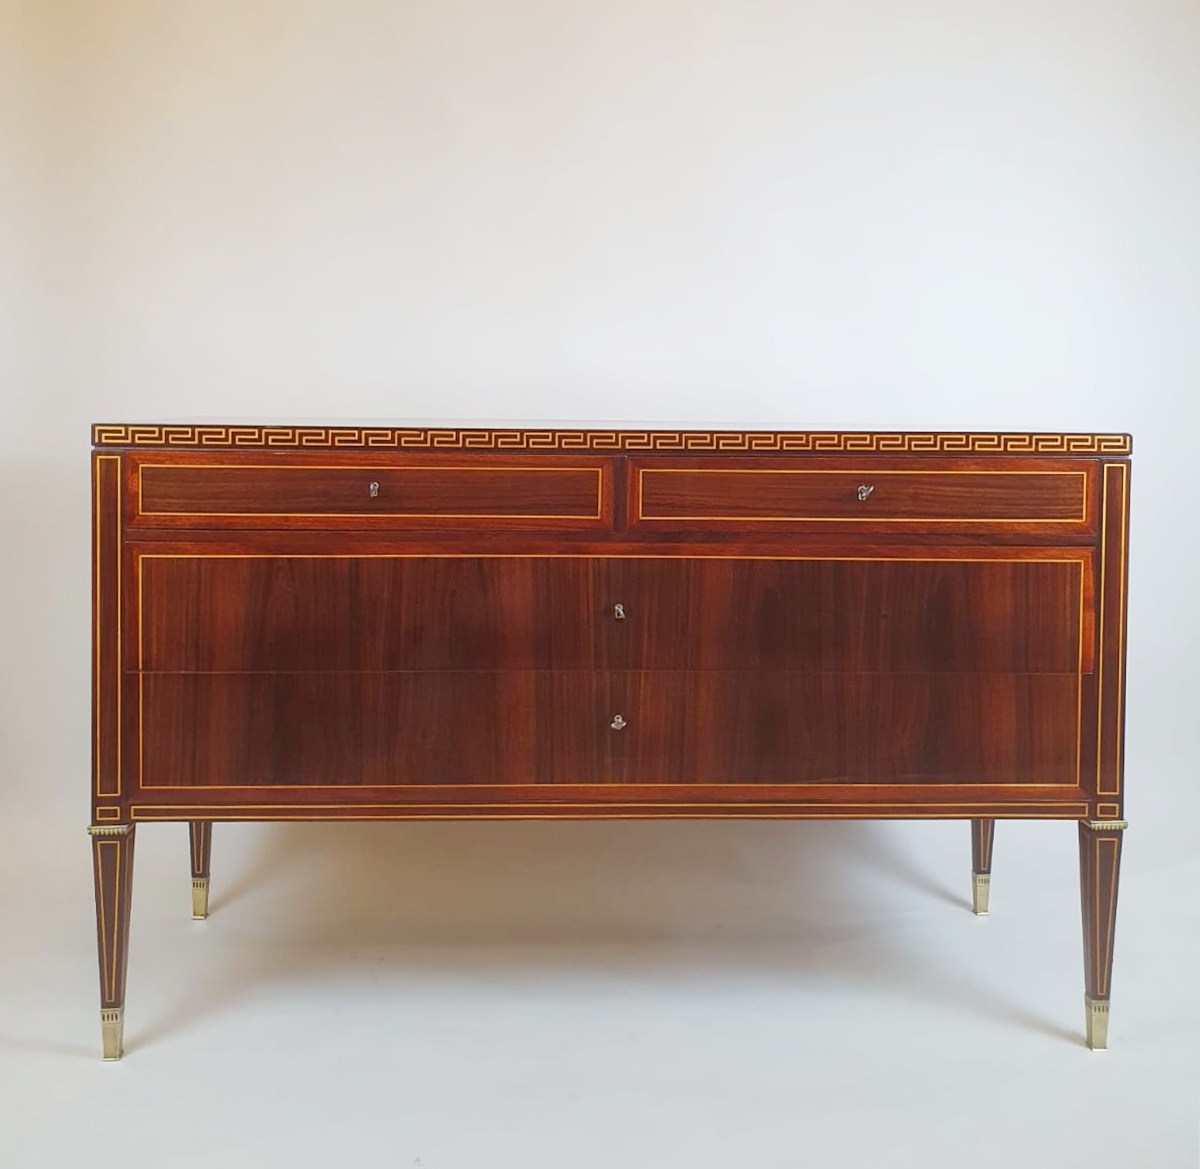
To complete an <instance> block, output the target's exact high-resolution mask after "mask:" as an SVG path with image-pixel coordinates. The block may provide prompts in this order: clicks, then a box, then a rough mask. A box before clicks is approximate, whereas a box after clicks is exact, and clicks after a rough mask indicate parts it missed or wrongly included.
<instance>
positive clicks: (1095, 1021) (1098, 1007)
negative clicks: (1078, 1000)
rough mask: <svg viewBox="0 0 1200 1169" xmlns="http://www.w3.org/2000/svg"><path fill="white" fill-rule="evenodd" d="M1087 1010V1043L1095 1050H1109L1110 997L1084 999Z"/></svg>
mask: <svg viewBox="0 0 1200 1169" xmlns="http://www.w3.org/2000/svg"><path fill="white" fill-rule="evenodd" d="M1083 1003H1084V1007H1085V1008H1086V1011H1087V1045H1088V1047H1090V1048H1091V1049H1092V1050H1093V1051H1107V1050H1108V999H1089V998H1085V999H1084V1000H1083Z"/></svg>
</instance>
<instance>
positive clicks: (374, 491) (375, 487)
mask: <svg viewBox="0 0 1200 1169" xmlns="http://www.w3.org/2000/svg"><path fill="white" fill-rule="evenodd" d="M367 493H368V494H369V495H370V496H371V498H372V499H378V498H379V484H378V483H375V482H373V481H372V483H371V485H370V486H369V487H368V488H367Z"/></svg>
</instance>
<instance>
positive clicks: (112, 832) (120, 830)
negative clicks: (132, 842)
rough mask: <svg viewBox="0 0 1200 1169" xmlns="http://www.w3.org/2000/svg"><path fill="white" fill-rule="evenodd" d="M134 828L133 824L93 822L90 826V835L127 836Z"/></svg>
mask: <svg viewBox="0 0 1200 1169" xmlns="http://www.w3.org/2000/svg"><path fill="white" fill-rule="evenodd" d="M132 829H133V825H132V824H92V825H90V826H89V828H88V835H89V836H127V835H128V834H129V833H130V832H131V831H132Z"/></svg>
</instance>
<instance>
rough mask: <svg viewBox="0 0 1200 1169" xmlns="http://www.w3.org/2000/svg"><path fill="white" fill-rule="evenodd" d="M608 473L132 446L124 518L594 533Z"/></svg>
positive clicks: (565, 465) (588, 466) (603, 524)
mask: <svg viewBox="0 0 1200 1169" xmlns="http://www.w3.org/2000/svg"><path fill="white" fill-rule="evenodd" d="M611 471H612V468H611V462H610V461H609V460H607V459H596V458H590V459H589V458H576V459H565V460H546V459H531V458H527V457H526V458H523V459H522V458H506V459H491V460H488V461H486V462H480V461H478V460H476V461H475V462H471V461H469V460H464V459H462V458H450V459H447V458H444V457H438V456H431V455H413V456H403V457H401V456H391V457H390V458H389V457H385V456H379V455H376V456H363V457H360V458H357V459H346V458H341V459H338V458H337V457H335V456H323V457H321V456H317V457H313V456H304V455H296V456H293V457H292V458H290V459H288V460H279V459H276V460H275V461H273V462H272V461H264V459H263V458H262V457H255V456H245V455H237V454H228V455H223V456H207V457H206V458H204V459H197V458H194V457H191V458H190V457H188V456H186V455H183V456H181V455H175V454H168V453H163V454H159V455H153V456H152V455H142V454H136V455H131V456H129V458H128V468H127V473H128V493H129V501H130V504H129V512H128V517H127V520H128V523H129V525H130V526H131V527H135V528H136V527H195V526H199V527H207V528H223V527H234V528H261V527H302V528H308V529H320V528H334V529H336V528H343V527H368V528H370V527H375V528H438V527H451V528H489V527H496V526H500V527H536V528H580V529H584V530H595V529H604V528H608V527H610V526H611V524H612V473H611Z"/></svg>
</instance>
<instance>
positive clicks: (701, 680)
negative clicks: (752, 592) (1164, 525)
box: [610, 671, 1080, 786]
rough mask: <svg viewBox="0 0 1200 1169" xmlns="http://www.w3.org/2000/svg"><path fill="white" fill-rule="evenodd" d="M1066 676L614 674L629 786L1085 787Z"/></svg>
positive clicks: (621, 757)
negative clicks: (849, 784)
mask: <svg viewBox="0 0 1200 1169" xmlns="http://www.w3.org/2000/svg"><path fill="white" fill-rule="evenodd" d="M1079 698H1080V691H1079V679H1078V677H1077V676H1076V675H1062V674H927V675H920V674H846V673H821V674H808V673H805V674H800V673H788V674H771V675H767V674H753V673H745V672H737V673H726V672H717V671H704V672H698V673H692V674H689V673H667V672H643V673H630V674H625V675H614V676H613V678H612V688H611V691H610V702H611V704H612V706H613V709H614V711H615V712H616V713H619V714H620V715H621V716H622V718H623V719H624V720H625V722H626V726H625V727H624V728H623V729H622V730H621V731H620V733H619V735H616V736H614V739H615V740H617V741H616V742H615V745H613V746H612V755H611V778H612V781H613V782H617V783H622V784H637V783H680V784H716V783H740V784H780V783H870V784H897V785H914V786H920V785H925V784H1064V785H1068V786H1074V785H1076V784H1077V782H1078V775H1079V759H1080V725H1079V719H1080V702H1079Z"/></svg>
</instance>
